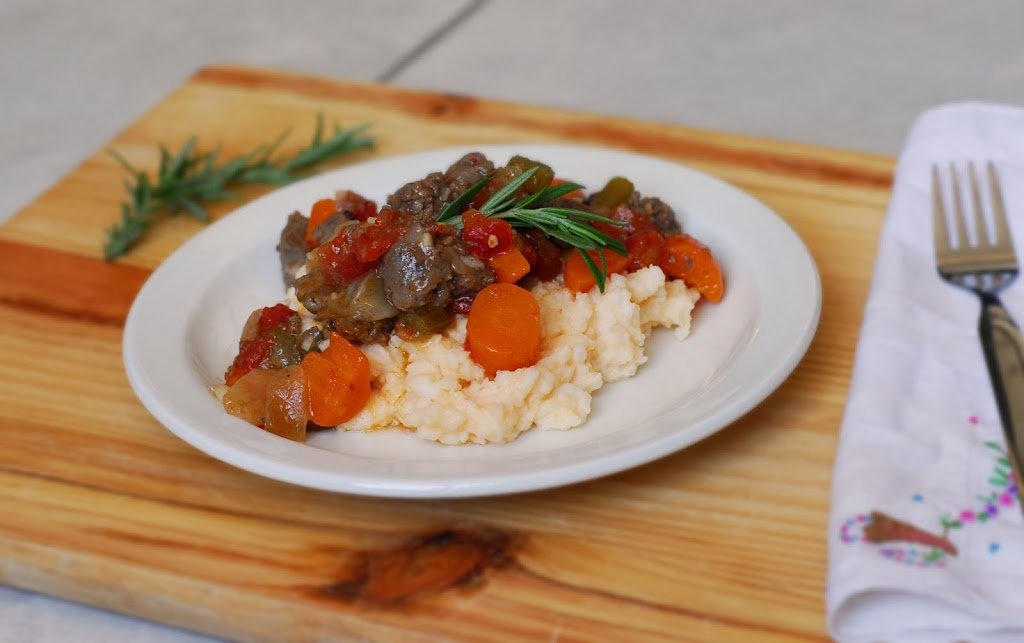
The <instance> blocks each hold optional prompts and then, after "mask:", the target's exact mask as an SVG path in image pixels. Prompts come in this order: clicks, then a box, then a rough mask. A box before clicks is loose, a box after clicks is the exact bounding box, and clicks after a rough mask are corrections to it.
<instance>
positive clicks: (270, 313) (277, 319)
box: [257, 304, 299, 335]
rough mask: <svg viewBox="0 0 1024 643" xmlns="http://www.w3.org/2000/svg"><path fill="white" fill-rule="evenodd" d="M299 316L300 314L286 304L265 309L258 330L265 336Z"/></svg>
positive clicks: (261, 314)
mask: <svg viewBox="0 0 1024 643" xmlns="http://www.w3.org/2000/svg"><path fill="white" fill-rule="evenodd" d="M298 316H299V313H297V312H295V311H294V310H292V309H291V308H289V307H288V306H285V305H284V304H277V305H276V306H271V307H269V308H264V309H263V311H262V312H261V313H260V321H259V324H258V325H257V330H258V332H259V334H260V335H265V334H267V333H269V332H270V331H272V330H274V329H275V328H277V327H278V326H280V325H281V324H284V323H285V322H287V321H288V320H289V319H291V318H293V317H298Z"/></svg>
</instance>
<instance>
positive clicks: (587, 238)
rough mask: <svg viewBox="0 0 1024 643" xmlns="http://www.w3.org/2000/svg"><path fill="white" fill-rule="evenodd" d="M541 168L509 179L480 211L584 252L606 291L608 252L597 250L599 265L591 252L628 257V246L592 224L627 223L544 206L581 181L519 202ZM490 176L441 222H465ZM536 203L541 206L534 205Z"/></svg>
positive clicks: (445, 211)
mask: <svg viewBox="0 0 1024 643" xmlns="http://www.w3.org/2000/svg"><path fill="white" fill-rule="evenodd" d="M538 169H539V168H538V167H536V166H535V167H531V168H530V169H528V170H526V171H525V172H523V173H522V174H520V175H519V176H517V177H516V178H514V179H512V180H511V181H509V182H508V183H507V184H506V185H505V186H503V187H502V188H501V189H500V190H498V191H497V192H495V193H494V194H493V195H491V197H490V198H489V199H487V201H486V202H485V203H484V204H483V205H482V206H480V208H479V210H480V213H481V214H483V215H485V216H489V217H493V218H495V219H508V220H509V223H511V224H512V226H513V227H517V228H523V227H530V228H537V229H538V230H540V231H541V232H543V233H544V234H545V235H547V236H549V237H552V238H554V239H558V240H559V241H562V242H563V243H565V244H568V245H569V246H571V247H573V248H575V249H576V252H578V253H580V256H581V257H583V261H584V263H586V264H587V267H588V268H589V269H590V272H592V273H593V274H594V279H595V280H596V281H597V287H598V289H599V290H600V291H601V292H604V285H605V281H606V279H607V277H608V266H607V265H606V263H605V259H604V255H603V254H601V253H600V252H598V253H596V254H597V257H598V259H600V265H598V263H597V262H595V261H594V259H593V257H591V256H590V254H589V253H588V251H594V250H602V249H605V248H607V249H609V250H611V251H613V252H617V253H618V254H620V255H623V256H625V254H626V246H625V245H624V244H623V243H622V242H621V241H619V240H618V239H615V238H613V237H610V236H608V235H607V234H605V233H604V232H601V231H600V230H598V229H597V228H595V227H594V226H593V225H591V224H592V223H595V222H600V223H606V224H608V225H613V226H624V225H626V224H625V223H624V222H622V221H617V220H615V219H609V218H608V217H604V216H601V215H599V214H594V213H592V212H588V211H586V210H577V209H574V208H560V207H548V206H544V205H543V204H545V203H549V202H551V201H553V200H554V199H557V198H558V197H561V196H565V195H566V194H568V193H570V192H572V191H573V190H577V189H580V188H582V187H583V186H581V185H579V184H577V183H571V182H570V183H561V184H559V185H549V186H547V187H545V188H544V189H542V190H539V191H537V192H534V193H533V194H531V195H529V196H527V197H524V198H522V199H520V200H519V201H516V200H515V193H516V192H517V191H518V190H519V188H521V187H522V186H523V185H524V184H525V183H526V182H527V181H529V180H530V177H532V176H533V175H534V174H536V173H537V170H538ZM489 179H490V176H485V177H484V178H482V179H480V180H479V181H477V182H476V183H474V184H473V185H472V186H471V187H470V188H469V189H468V190H466V191H465V192H463V193H462V194H460V195H459V196H458V197H457V198H456V199H455V200H454V201H452V202H451V203H449V204H448V206H446V207H445V208H444V209H443V210H442V211H441V212H440V214H438V215H437V220H438V222H440V223H449V224H452V225H455V226H459V225H461V221H460V219H459V217H460V215H461V214H462V211H463V210H464V209H465V208H466V206H467V205H469V202H470V201H472V199H473V197H474V196H476V195H477V193H478V192H480V190H482V189H483V187H484V186H485V185H487V181H488V180H489ZM536 205H539V206H540V207H533V206H536Z"/></svg>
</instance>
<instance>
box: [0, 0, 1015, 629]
mask: <svg viewBox="0 0 1024 643" xmlns="http://www.w3.org/2000/svg"><path fill="white" fill-rule="evenodd" d="M1021 25H1024V4H1022V3H1020V2H1017V1H1015V0H989V1H987V2H984V3H968V2H954V1H953V0H935V1H929V0H906V1H901V2H898V3H893V2H889V1H884V0H865V1H860V2H842V3H814V2H810V1H809V0H806V1H804V0H800V1H798V0H727V1H723V2H710V1H707V2H697V1H682V0H646V1H645V2H642V3H641V2H637V3H626V2H621V1H619V2H616V1H614V0H593V1H587V0H516V1H512V0H441V1H436V0H435V1H434V2H430V1H428V0H377V1H374V0H362V1H357V0H333V1H332V0H314V1H307V2H302V1H295V2H289V3H286V2H281V1H279V0H276V1H274V2H270V1H266V0H248V1H245V2H243V1H242V0H230V1H226V2H217V1H215V0H181V1H179V2H173V3H172V2H158V3H157V2H154V3H146V2H132V1H130V0H96V1H95V2H91V3H86V2H75V1H73V0H52V1H50V2H39V1H38V0H0V222H2V221H3V220H5V219H6V218H8V217H9V216H11V215H12V214H13V213H14V212H16V211H17V210H19V209H20V208H21V207H23V206H24V205H26V204H27V203H29V202H30V201H31V200H32V199H33V198H35V197H36V196H37V195H38V194H39V193H40V192H41V191H43V190H45V189H46V188H47V187H48V186H49V185H50V184H52V183H53V182H54V181H55V180H56V179H58V178H59V177H60V176H62V175H63V174H65V173H67V172H68V171H70V170H71V169H72V168H73V167H74V166H75V165H76V164H78V163H79V162H80V161H81V160H82V159H84V158H85V157H87V156H88V155H90V154H91V153H92V152H94V151H95V150H96V149H98V148H99V147H100V146H101V145H103V144H104V143H105V142H106V141H108V140H109V139H110V138H111V137H112V136H113V135H114V134H116V133H117V132H118V131H119V130H120V129H121V128H123V127H124V126H125V125H127V124H128V123H130V122H132V121H133V120H135V119H136V118H138V117H139V116H140V115H141V114H142V113H143V112H144V111H145V110H146V109H148V108H149V107H151V106H152V105H154V104H155V103H156V102H158V101H159V100H160V99H161V98H162V97H163V96H165V95H166V94H167V93H169V92H170V91H171V90H173V89H174V88H176V87H177V86H178V85H180V84H181V83H182V82H183V81H184V80H185V79H186V78H187V77H188V76H189V75H190V74H191V73H192V72H193V71H194V70H195V69H197V68H198V67H200V66H202V65H205V64H209V63H213V62H236V63H245V64H254V65H264V66H271V67H279V68H283V69H291V70H295V71H299V72H310V73H317V74H324V75H329V76H337V77H348V78H355V79H362V80H378V81H385V82H391V83H394V84H397V85H402V86H408V87H415V88H423V89H430V90H443V91H454V92H459V93H464V94H475V95H480V96H486V97H492V98H500V99H507V100H514V101H518V102H525V103H533V104H538V105H551V106H558V107H568V108H576V109H582V110H587V111H591V112H601V113H608V114H617V115H623V116H630V117H636V118H643V119H651V120H657V121H663V122H671V123H679V124H684V125H691V126H697V127H705V128H711V129H720V130H727V131H732V132H738V133H745V134H752V135H757V136H767V137H773V138H781V139H789V140H794V141H800V142H806V143H811V144H818V145H825V146H833V147H844V148H850V149H857V150H863V151H868V152H877V153H881V154H892V155H895V154H896V153H898V151H899V149H900V146H901V144H902V139H903V136H904V133H905V131H906V128H907V127H908V125H909V124H910V122H911V121H912V119H913V118H914V116H915V115H916V114H917V113H919V112H920V111H922V110H923V109H926V108H927V107H930V106H932V105H935V104H938V103H942V102H946V101H952V100H966V99H972V100H989V101H999V102H1008V103H1014V104H1019V105H1024V40H1022V39H1021V37H1020V30H1021ZM0 519H2V518H0ZM2 556H3V550H2V549H0V562H2ZM0 577H2V568H0ZM823 582H824V579H823ZM127 640H130V641H134V642H139V643H149V642H161V643H162V642H175V643H185V642H188V643H194V642H198V641H206V640H210V639H207V638H205V637H202V636H200V635H197V634H193V633H189V632H185V631H182V630H178V629H174V628H170V627H166V626H163V625H159V624H154V623H148V622H145V621H141V620H138V619H134V618H130V617H125V616H121V615H117V614H112V613H109V612H105V611H103V610H96V609H93V608H89V607H84V606H80V605H74V604H71V603H67V602H64V601H60V600H56V599H51V598H48V597H44V596H40V595H36V594H32V593H28V592H23V591H21V590H17V589H13V588H8V587H3V586H0V643H51V642H58V641H59V642H64V641H83V642H92V641H127Z"/></svg>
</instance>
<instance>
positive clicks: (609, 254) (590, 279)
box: [563, 250, 630, 293]
mask: <svg viewBox="0 0 1024 643" xmlns="http://www.w3.org/2000/svg"><path fill="white" fill-rule="evenodd" d="M597 253H598V251H596V250H588V251H587V254H588V255H589V256H590V258H591V259H593V260H594V264H595V265H596V266H597V267H598V268H600V267H601V257H600V256H599V255H598V254H597ZM600 253H601V255H603V256H604V265H605V266H606V268H607V273H606V274H609V275H610V274H612V273H616V272H624V271H625V270H626V267H627V266H629V260H630V257H629V255H625V256H623V255H620V254H619V253H617V252H613V251H611V250H600ZM563 275H564V277H565V287H566V288H568V289H569V290H570V291H571V292H573V293H578V292H587V291H588V290H590V289H591V288H593V287H594V286H596V285H597V279H596V278H595V277H594V273H593V272H591V271H590V267H589V266H587V262H585V261H584V260H583V257H581V256H580V253H578V252H574V253H572V254H571V255H569V258H568V259H566V260H565V271H564V272H563Z"/></svg>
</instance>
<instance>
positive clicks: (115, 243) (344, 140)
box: [103, 116, 374, 261]
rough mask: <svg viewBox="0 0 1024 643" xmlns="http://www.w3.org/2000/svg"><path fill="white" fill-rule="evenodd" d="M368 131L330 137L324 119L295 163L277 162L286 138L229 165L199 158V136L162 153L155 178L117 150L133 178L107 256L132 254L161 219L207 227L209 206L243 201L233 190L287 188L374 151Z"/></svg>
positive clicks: (208, 155)
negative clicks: (319, 169)
mask: <svg viewBox="0 0 1024 643" xmlns="http://www.w3.org/2000/svg"><path fill="white" fill-rule="evenodd" d="M367 129H369V125H368V124H366V125H360V126H358V127H353V128H350V129H345V130H342V129H340V128H339V127H338V126H337V125H335V126H334V131H333V132H332V133H331V134H330V135H329V136H326V137H325V135H324V123H323V117H322V116H318V117H317V121H316V131H315V132H314V134H313V138H312V139H311V140H310V142H309V144H307V145H306V146H305V147H303V148H302V149H300V150H299V151H298V152H296V153H295V154H294V155H293V156H292V157H290V158H284V159H280V158H273V154H274V152H275V150H277V148H278V146H280V145H281V143H282V141H284V139H285V137H286V136H287V135H288V132H284V133H282V134H281V135H280V136H278V137H277V138H276V139H275V140H273V141H271V142H270V143H267V144H264V145H261V146H259V147H257V148H256V149H254V150H253V151H251V152H249V153H248V154H245V155H243V156H239V157H237V158H234V159H231V160H229V161H224V162H221V161H220V158H219V157H220V154H219V151H218V150H213V151H212V152H197V151H196V138H195V137H194V136H193V137H191V138H189V139H188V140H187V141H185V144H184V145H182V146H181V148H180V149H178V151H177V152H174V153H172V152H170V151H169V150H168V149H167V148H166V147H163V146H161V147H160V165H159V168H158V169H157V172H156V175H155V176H153V177H150V175H149V174H147V173H145V172H143V171H141V170H139V169H136V168H135V167H133V166H132V165H131V164H130V163H129V162H128V161H127V160H126V159H125V158H124V157H123V156H121V155H120V154H118V153H117V152H116V151H114V150H111V151H110V154H111V156H113V157H114V158H115V159H117V161H118V162H119V163H120V164H121V165H122V166H123V167H124V169H125V170H126V171H127V172H128V173H129V175H130V178H129V179H127V180H125V181H124V187H125V191H126V192H127V199H126V200H124V201H122V202H121V217H120V219H119V220H118V221H117V223H115V224H114V225H112V226H111V227H110V228H109V229H108V230H107V238H106V242H105V243H104V245H103V256H104V258H106V259H107V260H108V261H109V260H111V259H115V258H117V257H119V256H121V255H123V254H125V253H126V252H128V251H129V250H130V249H131V248H132V246H134V245H135V243H137V242H138V241H139V239H141V238H142V236H143V235H144V234H145V233H146V231H147V230H149V228H150V227H151V226H152V225H153V224H154V223H155V222H156V221H157V220H158V219H159V217H160V216H163V215H167V214H175V213H177V212H185V213H187V214H189V215H191V216H192V217H194V218H196V219H198V220H200V221H203V222H207V221H209V220H210V213H209V212H208V211H207V209H206V206H205V204H207V203H209V202H211V201H219V200H223V199H237V198H238V195H237V194H235V193H234V192H233V191H232V190H231V188H233V187H237V186H241V185H247V184H264V185H283V184H285V183H290V182H292V181H294V180H296V179H298V178H301V177H302V176H303V175H304V174H305V173H306V172H307V171H308V170H310V169H311V168H313V167H314V166H316V165H318V164H320V163H322V162H324V161H327V160H329V159H333V158H337V157H340V156H343V155H346V154H350V153H352V152H355V151H357V150H364V149H371V148H372V147H373V141H374V137H373V136H370V135H367V134H366V130H367Z"/></svg>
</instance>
